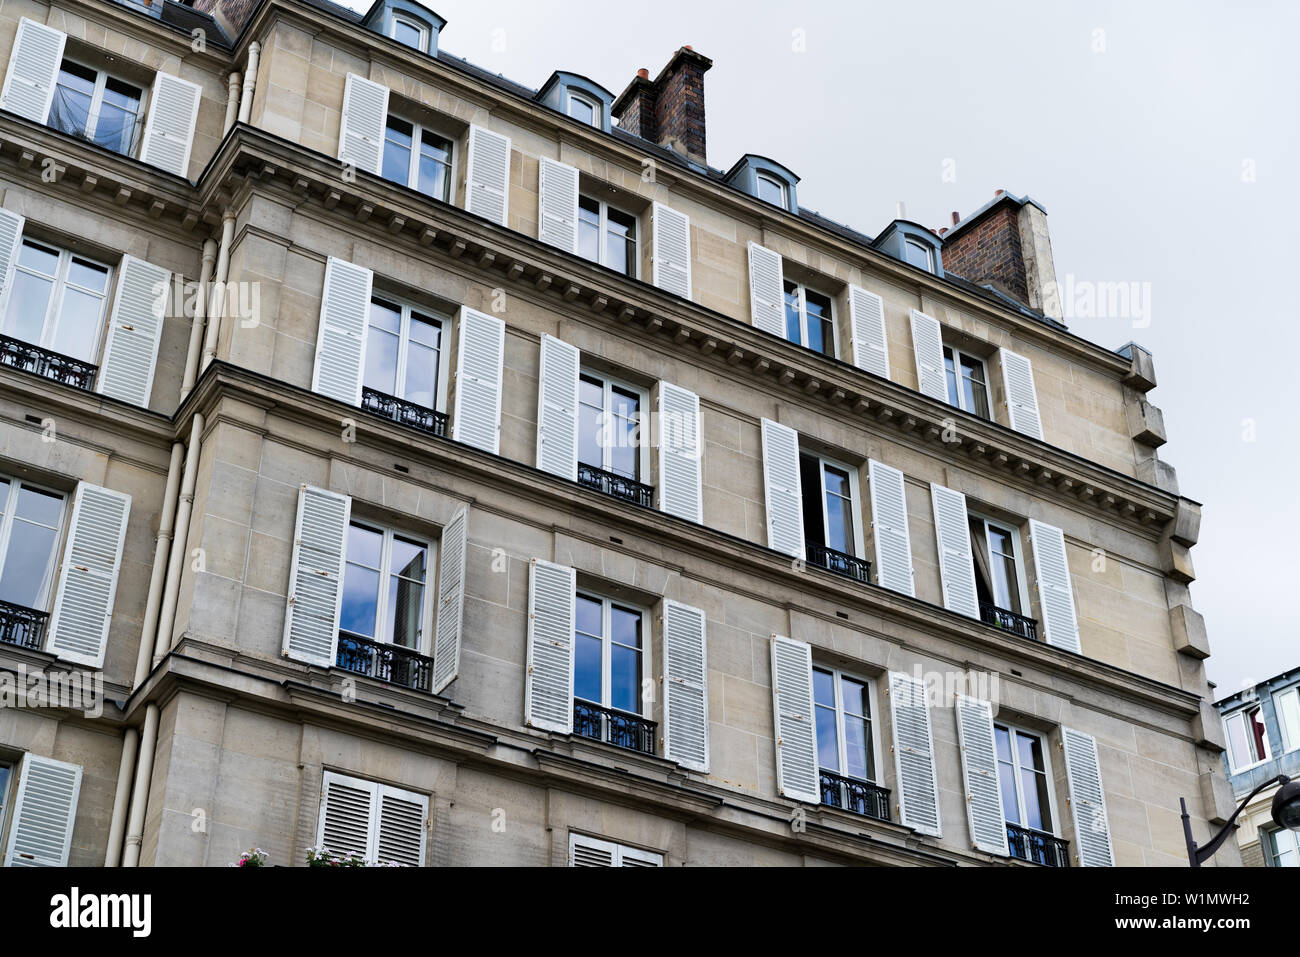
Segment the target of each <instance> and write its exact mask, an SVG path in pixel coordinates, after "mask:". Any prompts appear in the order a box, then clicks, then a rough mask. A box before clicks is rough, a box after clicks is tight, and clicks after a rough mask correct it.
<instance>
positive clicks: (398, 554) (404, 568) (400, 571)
mask: <svg viewBox="0 0 1300 957" xmlns="http://www.w3.org/2000/svg"><path fill="white" fill-rule="evenodd" d="M428 567H429V549H428V547H427V546H425V545H421V544H420V543H418V542H411V541H407V540H406V539H404V538H398V537H397V536H393V558H392V573H393V574H394V575H401V576H402V577H403V578H411V579H414V580H415V581H417V582H422V581H424V580H425V577H426V574H427V571H428Z"/></svg>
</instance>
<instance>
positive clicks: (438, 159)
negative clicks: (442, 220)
mask: <svg viewBox="0 0 1300 957" xmlns="http://www.w3.org/2000/svg"><path fill="white" fill-rule="evenodd" d="M417 144H418V146H417ZM454 150H455V145H454V144H453V143H452V141H451V140H450V139H448V138H447V137H445V136H442V135H441V134H439V133H436V132H434V131H433V130H428V129H425V128H424V127H422V126H421V125H420V124H419V123H409V122H407V121H406V120H403V119H400V118H398V117H396V116H390V117H389V118H388V127H387V129H386V130H385V132H384V166H383V177H384V179H387V180H391V181H392V182H394V183H401V184H402V185H403V186H409V187H411V189H416V190H419V191H420V192H421V193H424V194H425V195H426V196H432V197H433V198H434V199H440V200H442V201H443V202H444V203H449V202H451V183H452V157H453V154H454Z"/></svg>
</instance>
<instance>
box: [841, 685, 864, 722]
mask: <svg viewBox="0 0 1300 957" xmlns="http://www.w3.org/2000/svg"><path fill="white" fill-rule="evenodd" d="M840 697H841V698H842V699H843V701H844V713H845V714H851V715H855V716H857V717H868V716H869V712H868V710H867V708H868V704H869V701H868V697H867V686H866V685H864V684H863V683H862V682H861V681H854V680H853V679H852V678H844V677H841V678H840Z"/></svg>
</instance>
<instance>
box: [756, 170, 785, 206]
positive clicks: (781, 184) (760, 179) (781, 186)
mask: <svg viewBox="0 0 1300 957" xmlns="http://www.w3.org/2000/svg"><path fill="white" fill-rule="evenodd" d="M764 183H769V184H771V185H772V186H775V187H776V188H777V191H778V192H779V193H780V196H781V199H780V201H779V202H777V201H773V200H770V199H766V198H764V196H763V184H764ZM754 196H755V198H756V199H760V200H762V201H763V202H765V203H769V204H771V205H773V206H779V207H780V208H781V209H789V205H790V187H789V185H788V184H787V183H786V182H785V181H784V180H782V179H780V178H779V177H777V176H774V175H773V174H771V173H768V172H766V171H765V170H758V171H756V172H755V173H754Z"/></svg>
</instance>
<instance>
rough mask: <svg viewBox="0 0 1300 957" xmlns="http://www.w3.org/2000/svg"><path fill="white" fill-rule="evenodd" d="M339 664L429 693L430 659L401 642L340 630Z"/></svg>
mask: <svg viewBox="0 0 1300 957" xmlns="http://www.w3.org/2000/svg"><path fill="white" fill-rule="evenodd" d="M337 661H338V666H339V667H340V668H342V669H343V670H344V671H350V672H352V673H353V674H357V675H365V676H366V677H367V678H375V679H377V680H379V681H383V682H385V683H386V684H392V685H397V686H398V687H401V688H411V689H412V690H415V691H423V692H424V693H425V694H432V693H433V692H432V689H433V659H432V658H426V657H425V656H424V655H420V654H416V653H415V652H414V651H412V650H411V649H409V648H403V647H402V646H401V645H390V644H385V643H383V642H378V641H371V640H370V639H368V638H360V637H358V636H357V635H348V634H343V633H340V634H339V654H338V659H337Z"/></svg>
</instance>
